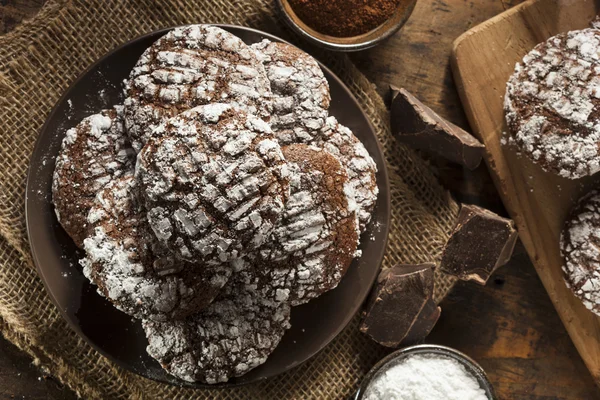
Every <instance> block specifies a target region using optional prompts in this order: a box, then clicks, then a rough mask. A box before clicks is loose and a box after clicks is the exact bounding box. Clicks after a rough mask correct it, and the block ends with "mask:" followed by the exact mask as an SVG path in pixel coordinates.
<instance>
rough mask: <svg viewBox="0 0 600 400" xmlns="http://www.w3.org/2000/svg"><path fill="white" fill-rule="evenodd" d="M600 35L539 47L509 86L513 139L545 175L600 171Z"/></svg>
mask: <svg viewBox="0 0 600 400" xmlns="http://www.w3.org/2000/svg"><path fill="white" fill-rule="evenodd" d="M599 106H600V31H598V30H597V29H584V30H579V31H572V32H567V33H561V34H559V35H556V36H554V37H551V38H550V39H548V40H547V41H545V42H543V43H540V44H538V45H537V46H536V47H535V48H534V49H533V50H532V51H531V52H529V54H527V55H526V56H525V57H524V58H523V61H522V62H521V63H518V64H517V65H516V67H515V72H514V74H513V75H512V76H511V78H510V79H509V81H508V83H507V87H506V96H505V102H504V109H505V112H506V121H507V123H508V126H509V128H510V129H509V130H510V136H509V140H508V143H509V144H516V145H517V146H518V147H519V148H520V149H522V151H523V152H524V153H525V154H526V155H527V156H528V157H529V158H531V159H532V160H533V161H534V162H535V163H537V164H539V165H540V166H541V167H542V168H544V170H546V171H550V172H553V173H555V174H557V175H560V176H562V177H564V178H570V179H578V178H581V177H584V176H588V175H592V174H595V173H596V172H598V171H599V170H600V157H599V152H600V118H599V117H600V109H599Z"/></svg>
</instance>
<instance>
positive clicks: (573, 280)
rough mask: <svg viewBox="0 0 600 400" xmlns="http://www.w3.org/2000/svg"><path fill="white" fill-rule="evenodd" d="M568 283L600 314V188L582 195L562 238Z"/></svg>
mask: <svg viewBox="0 0 600 400" xmlns="http://www.w3.org/2000/svg"><path fill="white" fill-rule="evenodd" d="M560 249H561V254H562V257H563V272H564V277H565V282H566V284H567V286H568V287H569V288H570V289H571V290H572V291H573V293H574V294H575V296H577V297H578V298H579V299H580V300H581V301H582V302H583V304H584V305H585V306H586V307H587V308H588V309H589V310H591V311H592V312H594V313H595V314H597V315H600V192H598V191H592V192H591V193H588V194H587V195H585V196H583V197H582V198H581V199H580V200H579V202H578V203H577V205H576V206H575V207H574V209H573V211H572V212H571V215H570V216H569V217H568V218H567V220H566V222H565V225H564V227H563V231H562V234H561V238H560Z"/></svg>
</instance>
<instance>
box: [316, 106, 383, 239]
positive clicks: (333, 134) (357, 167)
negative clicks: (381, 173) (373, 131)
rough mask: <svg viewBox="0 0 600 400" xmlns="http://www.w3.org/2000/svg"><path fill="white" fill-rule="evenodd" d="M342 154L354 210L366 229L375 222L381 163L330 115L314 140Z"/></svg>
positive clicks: (337, 154) (322, 146)
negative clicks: (378, 167) (377, 162)
mask: <svg viewBox="0 0 600 400" xmlns="http://www.w3.org/2000/svg"><path fill="white" fill-rule="evenodd" d="M311 144H313V145H314V146H317V147H321V148H323V149H325V150H327V151H328V152H330V153H331V154H333V155H334V156H336V157H338V158H339V160H340V161H341V163H342V165H343V166H344V167H345V169H346V172H347V174H348V184H347V185H346V192H347V195H348V198H349V199H353V201H354V204H351V206H350V208H351V209H356V215H357V216H358V222H359V226H360V231H361V232H364V231H365V229H366V226H367V224H368V223H369V221H371V215H372V213H373V209H374V208H375V203H376V202H377V196H378V194H379V188H378V187H377V177H376V174H377V165H376V164H375V161H373V158H371V156H370V155H369V152H368V151H367V149H366V148H365V146H364V145H363V144H362V142H361V141H360V140H359V139H358V138H357V137H356V136H354V133H352V131H351V130H350V129H349V128H347V127H345V126H344V125H342V124H340V123H339V122H338V121H337V120H336V119H335V117H329V118H327V121H326V123H325V126H324V127H323V128H322V129H321V131H320V132H319V135H318V136H316V137H315V139H314V140H313V141H312V142H311Z"/></svg>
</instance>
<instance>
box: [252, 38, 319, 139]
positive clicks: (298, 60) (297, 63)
mask: <svg viewBox="0 0 600 400" xmlns="http://www.w3.org/2000/svg"><path fill="white" fill-rule="evenodd" d="M251 47H252V49H253V50H255V51H256V52H257V54H258V57H259V58H260V59H261V60H262V61H263V62H264V64H265V70H266V72H267V77H268V78H269V81H270V83H271V91H272V93H273V115H272V117H271V120H270V123H271V127H272V128H273V132H275V134H276V137H277V140H278V141H279V142H280V143H281V144H290V143H298V142H309V141H310V140H312V138H313V137H314V135H315V133H316V132H317V131H318V130H319V129H321V127H322V126H323V125H324V124H325V119H326V118H327V115H328V111H327V110H328V109H329V103H330V101H331V97H330V95H329V84H328V83H327V79H325V76H324V75H323V71H322V70H321V67H320V66H319V64H318V63H317V61H316V60H315V59H314V58H313V57H311V56H310V55H308V54H306V53H305V52H303V51H302V50H300V49H298V48H296V47H294V46H291V45H289V44H286V43H279V42H271V41H269V40H267V39H265V40H263V41H262V42H259V43H256V44H254V45H252V46H251Z"/></svg>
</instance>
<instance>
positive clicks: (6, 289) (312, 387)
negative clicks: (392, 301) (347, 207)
mask: <svg viewBox="0 0 600 400" xmlns="http://www.w3.org/2000/svg"><path fill="white" fill-rule="evenodd" d="M276 14H277V13H276V9H275V6H274V0H231V1H228V0H205V1H200V0H172V1H167V0H138V1H133V0H132V1H125V0H94V1H78V0H71V1H67V0H50V1H48V2H47V4H46V5H45V6H44V8H43V9H42V11H41V13H40V14H39V15H38V16H37V17H35V18H34V19H33V20H31V21H29V22H26V23H24V24H22V26H20V27H18V28H17V29H16V30H15V31H14V32H12V33H10V34H8V35H6V36H3V37H0V235H1V236H0V331H1V332H2V333H3V335H4V336H5V337H6V338H8V340H10V341H12V342H13V343H15V344H16V345H17V346H19V347H20V348H21V349H23V350H25V351H26V352H28V353H29V354H31V355H32V356H33V357H34V359H35V360H36V362H37V363H39V365H41V366H42V367H43V368H45V369H47V371H49V372H50V373H51V374H53V375H54V376H56V377H57V378H58V379H59V380H60V381H61V382H63V383H65V384H66V385H68V386H69V387H70V388H72V389H73V390H75V391H76V392H77V393H78V394H79V395H80V396H81V397H83V398H86V399H92V398H100V399H113V398H129V399H141V398H156V399H184V398H198V399H200V398H202V399H342V398H347V397H348V396H349V395H350V394H351V393H352V392H353V391H354V390H355V389H356V388H357V386H358V384H359V382H360V380H361V378H362V377H363V376H364V374H365V373H366V372H367V371H368V370H369V369H370V368H371V367H372V365H373V364H374V363H375V362H377V361H378V360H379V359H380V358H381V357H382V356H383V355H384V354H385V352H386V351H387V350H385V349H383V348H381V347H379V346H378V345H376V344H374V343H373V342H371V341H370V340H369V339H367V338H366V337H364V336H363V335H362V334H360V333H359V332H358V329H357V326H358V318H355V319H354V321H353V322H352V323H351V324H350V325H349V326H348V327H347V328H346V329H345V330H344V332H343V333H342V334H341V335H340V336H339V337H338V338H337V339H336V340H335V341H334V342H333V343H332V344H330V345H329V346H328V347H327V348H326V349H325V350H324V351H322V352H321V353H320V354H319V355H317V356H316V357H314V358H313V359H312V360H311V361H309V362H307V363H306V364H304V365H303V366H301V367H299V368H296V369H294V370H293V371H291V372H289V373H286V374H284V375H282V376H280V377H277V378H274V379H271V380H268V381H267V382H263V383H260V384H257V385H251V386H247V387H241V388H236V389H227V390H211V391H208V390H195V391H194V390H190V389H181V388H175V387H171V386H167V385H164V384H160V383H156V382H153V381H150V380H147V379H144V378H141V377H139V376H137V375H135V374H133V373H130V372H127V371H124V370H123V369H121V368H119V367H117V366H116V365H114V364H112V363H111V362H109V361H108V360H106V359H105V358H103V357H102V356H101V355H100V354H98V353H97V352H96V351H95V350H93V349H92V348H91V347H90V346H88V345H87V344H86V343H84V342H83V340H82V339H80V338H79V337H78V336H77V335H76V334H75V333H74V332H73V331H71V329H70V328H69V327H68V326H67V324H66V322H65V321H63V319H62V318H61V316H60V315H59V312H58V310H57V309H56V307H55V306H54V305H53V304H52V303H51V302H50V299H49V298H48V296H47V295H46V292H45V290H44V287H43V285H42V282H41V280H40V278H39V277H38V275H37V273H36V270H35V267H34V266H33V264H32V261H31V256H30V254H29V248H28V244H27V237H26V233H25V217H24V193H25V178H26V172H27V164H28V159H29V156H30V154H31V152H32V149H33V145H34V142H35V140H36V137H37V133H38V131H39V129H40V128H41V126H42V124H43V122H44V120H45V118H46V116H47V115H48V114H49V112H50V110H51V108H52V106H53V105H54V104H55V102H56V101H57V99H58V98H59V96H60V94H61V93H62V92H63V91H64V90H65V89H66V88H67V87H68V85H69V84H70V83H71V82H72V81H73V80H74V79H75V78H76V77H77V76H78V75H79V74H80V73H81V72H82V71H83V70H84V69H85V68H86V67H87V66H89V65H90V64H91V63H92V62H94V61H95V60H97V59H98V58H99V57H100V56H102V55H103V54H104V53H106V52H108V51H109V50H111V49H113V48H114V47H116V46H118V45H120V44H122V43H124V42H126V41H128V40H130V39H133V38H134V37H136V36H139V35H141V34H143V33H147V32H150V31H152V30H156V29H159V28H162V27H167V26H172V25H180V24H187V23H211V22H212V23H228V24H238V25H244V26H249V27H254V28H258V29H262V30H265V31H267V32H270V33H273V34H275V35H279V36H285V37H287V38H288V39H291V40H292V41H293V40H294V38H293V37H291V38H290V37H289V33H288V32H287V31H286V30H285V29H284V28H283V26H282V24H281V22H280V21H279V19H278V17H277V15H276ZM310 51H311V52H313V54H315V55H316V56H317V57H318V58H320V59H321V60H322V61H323V62H325V63H326V64H327V65H328V66H329V67H331V68H332V69H333V70H334V71H335V73H337V74H338V75H339V76H340V77H341V78H342V80H343V81H344V82H345V83H346V84H347V85H348V86H349V87H350V89H351V90H352V91H353V92H354V94H355V95H356V97H357V98H358V99H359V101H360V103H361V105H362V107H363V109H364V110H365V111H366V112H367V113H368V115H369V117H370V118H371V121H372V122H373V124H374V126H375V127H376V129H377V132H378V135H379V139H380V141H381V143H382V145H383V147H384V149H385V154H386V157H387V160H388V168H389V171H390V174H391V192H392V220H391V227H390V228H391V230H390V238H389V246H388V251H387V254H386V257H385V262H384V267H389V266H391V265H393V264H395V263H397V262H407V263H409V262H412V263H414V262H424V261H431V260H436V259H437V258H438V256H439V253H440V249H441V247H442V245H443V244H444V242H445V240H446V238H447V235H448V232H449V231H450V229H451V226H452V224H453V223H454V218H455V215H456V212H457V206H456V204H455V203H454V202H453V201H452V200H451V199H450V197H449V195H448V194H447V192H446V191H445V190H444V189H443V188H441V187H440V186H439V184H438V182H437V181H436V179H435V177H434V176H433V174H432V172H431V171H430V170H429V168H428V166H427V165H426V163H425V162H424V161H423V160H421V159H420V158H419V157H418V156H417V155H416V154H415V153H414V152H412V151H411V150H409V149H407V148H405V147H403V146H402V145H400V144H398V143H396V142H395V141H394V139H393V138H392V137H391V135H390V132H389V127H388V114H387V111H386V109H385V106H384V104H383V102H382V99H381V98H380V97H379V96H378V95H377V93H376V92H375V90H374V88H373V86H372V84H371V83H370V82H369V81H367V79H366V78H365V77H364V76H363V75H362V74H360V73H359V72H358V70H357V69H356V68H355V67H354V66H353V65H352V64H351V63H350V61H349V59H348V58H347V57H346V56H343V55H337V54H331V53H326V52H318V51H316V50H314V49H310ZM452 283H453V281H452V280H451V279H449V278H448V277H442V276H439V275H438V276H437V277H436V293H435V296H436V299H437V300H440V299H441V298H443V296H444V295H445V294H446V292H447V291H448V289H449V288H450V286H451V285H452Z"/></svg>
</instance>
